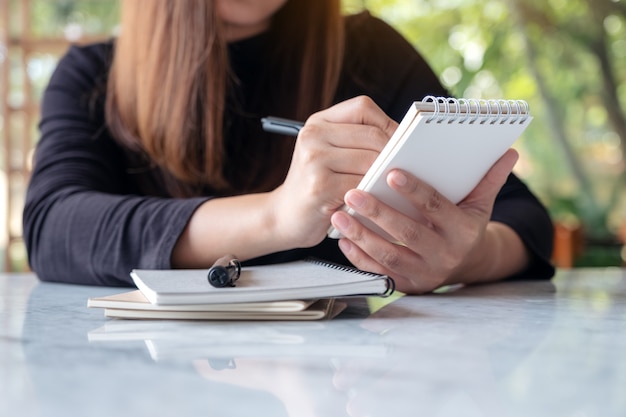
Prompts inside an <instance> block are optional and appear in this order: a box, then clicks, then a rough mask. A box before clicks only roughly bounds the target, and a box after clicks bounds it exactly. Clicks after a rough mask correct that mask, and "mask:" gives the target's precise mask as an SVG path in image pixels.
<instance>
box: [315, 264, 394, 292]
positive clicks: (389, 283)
mask: <svg viewBox="0 0 626 417" xmlns="http://www.w3.org/2000/svg"><path fill="white" fill-rule="evenodd" d="M304 260H305V261H306V262H310V263H313V264H316V265H320V266H324V267H326V268H332V269H337V270H340V271H346V272H351V273H353V274H359V275H366V276H371V277H378V276H381V275H380V274H376V273H374V272H368V271H363V270H362V269H358V268H354V267H352V266H347V265H342V264H338V263H335V262H331V261H325V260H323V259H319V258H315V257H312V256H309V257H307V258H305V259H304ZM383 276H384V277H385V281H386V284H387V289H386V290H385V292H384V293H382V294H380V296H381V297H388V296H390V295H391V294H393V293H394V291H395V290H396V282H395V281H394V280H393V278H391V277H389V276H386V275H383Z"/></svg>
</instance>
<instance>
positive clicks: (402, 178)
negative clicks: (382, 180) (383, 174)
mask: <svg viewBox="0 0 626 417" xmlns="http://www.w3.org/2000/svg"><path fill="white" fill-rule="evenodd" d="M390 177H391V178H390V179H391V182H393V183H394V184H395V185H397V186H398V187H404V186H405V185H406V183H407V182H408V179H407V177H406V175H404V174H403V173H401V172H399V171H393V172H392V173H391V174H390Z"/></svg>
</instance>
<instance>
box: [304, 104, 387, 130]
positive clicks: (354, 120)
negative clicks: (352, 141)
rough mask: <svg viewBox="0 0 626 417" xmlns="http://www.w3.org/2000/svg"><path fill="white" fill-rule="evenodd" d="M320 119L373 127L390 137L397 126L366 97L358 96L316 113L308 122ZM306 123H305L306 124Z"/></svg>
mask: <svg viewBox="0 0 626 417" xmlns="http://www.w3.org/2000/svg"><path fill="white" fill-rule="evenodd" d="M316 118H321V119H322V120H324V121H326V122H331V123H345V124H356V125H368V126H374V127H377V128H378V129H380V130H381V131H383V132H385V134H386V135H387V137H390V136H391V135H392V134H393V132H395V130H396V128H397V127H398V124H397V123H396V122H395V121H394V120H393V119H391V118H390V117H389V116H387V115H386V114H385V112H384V111H382V110H381V108H380V107H378V105H376V103H375V102H374V101H373V100H372V99H371V98H369V97H367V96H358V97H354V98H351V99H349V100H346V101H343V102H341V103H338V104H335V105H334V106H332V107H330V108H328V109H326V110H323V111H321V112H318V113H316V114H315V115H313V116H311V117H310V118H309V120H308V121H314V120H315V119H316ZM308 121H307V122H308Z"/></svg>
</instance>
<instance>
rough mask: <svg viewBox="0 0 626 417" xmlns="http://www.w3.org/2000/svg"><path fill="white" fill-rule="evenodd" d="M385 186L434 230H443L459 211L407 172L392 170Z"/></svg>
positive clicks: (431, 188)
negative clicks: (410, 206) (412, 208)
mask: <svg viewBox="0 0 626 417" xmlns="http://www.w3.org/2000/svg"><path fill="white" fill-rule="evenodd" d="M387 184H388V185H389V187H391V189H393V190H394V191H396V192H398V193H400V194H402V196H403V197H404V198H405V199H407V200H408V201H409V202H410V203H411V205H412V206H413V207H415V208H416V209H417V210H418V211H419V212H420V214H421V215H422V216H423V217H424V219H426V220H427V224H429V225H430V226H432V227H434V228H436V229H443V228H444V226H445V225H446V224H449V223H450V222H451V221H454V219H455V217H456V216H458V215H459V209H458V207H457V206H456V205H455V204H454V203H452V202H451V201H450V200H448V199H447V198H445V197H444V196H443V195H442V194H441V193H440V192H438V191H437V190H436V189H435V188H433V187H432V186H430V185H428V184H427V183H425V182H424V181H421V180H419V179H418V178H416V177H414V176H413V175H410V174H408V173H407V172H404V171H401V170H397V169H395V170H392V171H391V172H390V173H389V174H388V175H387ZM414 220H417V219H414Z"/></svg>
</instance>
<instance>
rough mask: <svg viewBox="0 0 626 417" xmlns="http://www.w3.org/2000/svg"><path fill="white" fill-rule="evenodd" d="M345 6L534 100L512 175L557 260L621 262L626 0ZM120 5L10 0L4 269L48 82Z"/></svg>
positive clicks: (481, 90)
mask: <svg viewBox="0 0 626 417" xmlns="http://www.w3.org/2000/svg"><path fill="white" fill-rule="evenodd" d="M153 1H158V0H153ZM181 1H184V0H181ZM343 7H344V9H345V11H346V13H354V12H357V11H359V10H362V9H363V8H367V9H368V10H369V11H370V12H371V13H372V14H374V15H376V16H378V17H380V18H382V19H384V20H385V21H387V22H388V23H389V24H391V25H392V26H394V27H395V28H396V29H397V30H399V31H400V32H401V33H402V34H403V35H405V36H406V37H407V39H409V40H410V41H411V42H412V43H413V44H414V45H415V47H416V48H417V49H418V50H419V51H420V52H421V53H422V54H423V55H424V56H425V57H426V59H427V60H428V61H429V62H430V64H431V66H432V67H433V68H434V70H435V72H436V73H437V74H439V76H440V79H441V81H442V82H443V84H444V85H446V86H447V87H448V89H449V91H450V93H451V95H453V96H456V97H466V98H484V99H499V98H507V99H524V100H526V101H528V103H529V104H530V108H531V112H532V113H533V115H534V117H535V119H534V121H533V123H532V124H531V125H530V127H529V128H528V129H527V130H526V132H525V133H524V135H523V136H522V138H520V139H519V140H518V141H517V142H516V144H515V148H516V149H517V150H518V151H519V152H520V155H521V158H520V161H519V162H518V164H517V166H516V168H515V172H516V173H517V174H518V175H519V176H520V177H521V178H523V179H524V181H525V182H526V183H527V184H528V185H529V186H530V187H531V188H532V189H533V190H534V191H535V193H536V194H537V195H538V196H539V198H540V199H541V200H542V201H543V202H544V204H546V206H547V207H548V209H549V210H550V213H551V215H552V217H553V219H554V221H555V227H556V232H557V233H556V237H555V252H554V262H555V264H556V265H557V266H560V267H565V268H567V267H581V266H618V265H623V264H624V262H625V260H626V252H625V251H624V249H623V244H624V239H626V192H625V191H626V184H625V170H624V156H625V155H626V145H625V141H626V113H625V112H624V109H625V107H626V2H625V1H621V0H343ZM118 12H119V4H118V1H116V0H0V271H1V270H6V271H23V270H27V269H28V263H27V259H26V252H25V249H24V245H23V242H22V240H21V230H22V227H21V221H22V219H21V213H22V205H23V201H24V191H25V187H26V185H27V182H28V178H29V172H30V168H31V166H30V161H31V158H32V150H33V147H34V146H35V144H36V142H37V140H38V131H37V122H38V118H39V100H40V98H41V94H42V92H43V89H44V88H45V86H46V84H47V82H48V79H49V77H50V75H51V73H52V71H53V70H54V68H55V65H56V62H57V60H58V59H59V57H60V56H61V55H62V54H63V53H65V51H66V50H67V48H68V47H69V45H70V44H72V43H88V42H92V41H96V40H99V39H106V38H109V37H111V36H115V34H116V33H117V31H118V29H119V27H118V17H119V16H118ZM421 98H422V97H416V100H419V99H421Z"/></svg>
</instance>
